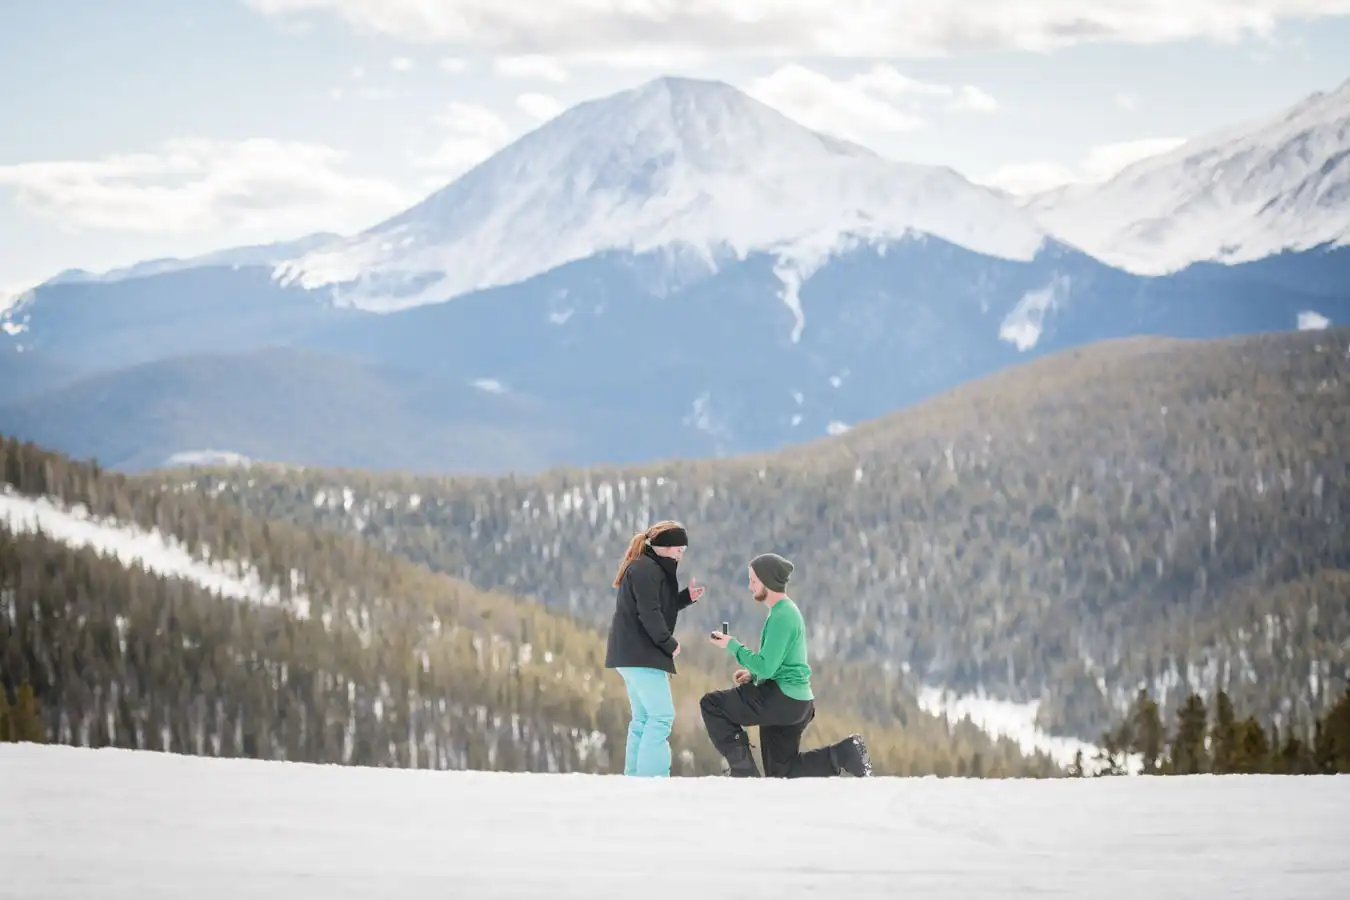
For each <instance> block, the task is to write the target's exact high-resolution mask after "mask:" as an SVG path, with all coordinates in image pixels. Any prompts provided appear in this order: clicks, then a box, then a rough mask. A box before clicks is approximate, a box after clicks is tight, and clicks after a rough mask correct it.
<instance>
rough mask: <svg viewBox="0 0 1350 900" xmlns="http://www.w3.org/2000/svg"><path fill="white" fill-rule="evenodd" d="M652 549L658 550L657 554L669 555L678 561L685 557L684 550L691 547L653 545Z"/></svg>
mask: <svg viewBox="0 0 1350 900" xmlns="http://www.w3.org/2000/svg"><path fill="white" fill-rule="evenodd" d="M652 549H653V550H655V551H656V555H657V556H668V557H670V558H671V559H673V560H675V561H676V562H679V561H680V560H682V559H684V551H685V550H687V549H689V548H687V547H653V548H652Z"/></svg>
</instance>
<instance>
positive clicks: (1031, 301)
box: [998, 276, 1071, 352]
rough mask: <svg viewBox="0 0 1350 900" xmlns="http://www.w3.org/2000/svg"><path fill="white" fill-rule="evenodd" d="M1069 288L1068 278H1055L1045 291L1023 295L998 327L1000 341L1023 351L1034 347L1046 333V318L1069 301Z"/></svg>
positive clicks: (1042, 289)
mask: <svg viewBox="0 0 1350 900" xmlns="http://www.w3.org/2000/svg"><path fill="white" fill-rule="evenodd" d="M1070 284H1071V282H1070V280H1069V278H1068V277H1067V276H1056V277H1055V278H1054V279H1053V280H1052V281H1051V282H1050V283H1049V284H1047V285H1046V286H1045V287H1043V288H1040V289H1038V290H1034V291H1027V292H1026V293H1025V294H1023V295H1022V298H1021V299H1020V300H1018V301H1017V305H1016V306H1014V307H1013V308H1012V310H1011V311H1009V313H1008V315H1007V316H1005V317H1004V319H1003V323H1002V324H1001V325H1000V326H999V329H998V336H999V338H1000V339H1001V340H1004V341H1007V342H1008V343H1010V344H1012V345H1013V346H1015V347H1016V348H1017V349H1018V350H1020V351H1024V352H1025V351H1027V350H1030V349H1031V348H1033V347H1035V346H1036V344H1037V342H1039V341H1040V339H1041V333H1042V332H1043V331H1044V330H1045V320H1046V317H1047V316H1048V315H1049V314H1050V313H1052V312H1056V311H1058V310H1059V309H1061V308H1062V307H1063V305H1064V303H1065V302H1066V301H1067V300H1068V296H1069V286H1070Z"/></svg>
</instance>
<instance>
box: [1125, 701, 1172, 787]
mask: <svg viewBox="0 0 1350 900" xmlns="http://www.w3.org/2000/svg"><path fill="white" fill-rule="evenodd" d="M1131 718H1132V720H1133V726H1134V727H1133V729H1132V737H1133V741H1132V747H1131V749H1133V750H1134V752H1135V753H1138V754H1139V755H1140V756H1141V757H1142V759H1143V766H1142V770H1143V773H1144V774H1145V775H1157V774H1159V770H1158V765H1159V761H1160V759H1161V758H1162V754H1163V740H1164V735H1163V724H1162V717H1161V714H1160V713H1159V712H1158V704H1157V703H1156V702H1154V700H1153V698H1151V697H1149V695H1148V691H1146V690H1144V689H1143V688H1140V690H1139V693H1138V695H1137V696H1136V697H1135V699H1134V711H1133V714H1132V716H1131Z"/></svg>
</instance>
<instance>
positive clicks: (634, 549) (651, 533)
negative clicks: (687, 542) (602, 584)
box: [611, 519, 684, 587]
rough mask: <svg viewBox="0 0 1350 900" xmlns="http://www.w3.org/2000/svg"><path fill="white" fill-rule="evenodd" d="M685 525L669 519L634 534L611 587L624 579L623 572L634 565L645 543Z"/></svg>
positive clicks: (616, 585)
mask: <svg viewBox="0 0 1350 900" xmlns="http://www.w3.org/2000/svg"><path fill="white" fill-rule="evenodd" d="M683 527H684V526H682V525H681V524H680V523H679V522H672V521H670V520H669V519H667V520H666V521H664V522H657V523H656V524H655V525H653V526H652V527H650V528H648V529H647V530H646V531H639V532H638V533H637V534H635V535H633V539H632V540H631V541H629V542H628V552H626V553H624V555H623V562H621V563H619V571H617V572H615V573H614V584H612V585H611V587H618V586H619V582H621V581H623V573H624V572H627V571H628V567H629V566H630V565H632V563H633V560H635V559H637V558H638V557H639V556H641V555H642V547H643V545H644V544H646V543H647V542H648V541H650V540H651V539H652V538H654V537H656V536H657V535H658V534H660V533H661V532H663V531H669V530H670V529H672V528H683Z"/></svg>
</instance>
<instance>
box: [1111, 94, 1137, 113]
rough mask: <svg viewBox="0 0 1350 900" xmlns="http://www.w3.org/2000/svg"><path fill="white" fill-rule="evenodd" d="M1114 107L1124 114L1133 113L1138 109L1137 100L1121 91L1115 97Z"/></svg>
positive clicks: (1132, 95)
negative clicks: (1124, 112) (1123, 111)
mask: <svg viewBox="0 0 1350 900" xmlns="http://www.w3.org/2000/svg"><path fill="white" fill-rule="evenodd" d="M1115 102H1116V106H1118V107H1119V108H1120V109H1123V110H1125V111H1126V112H1134V111H1135V110H1136V109H1138V108H1139V98H1138V97H1137V96H1135V95H1134V94H1132V93H1130V92H1129V91H1121V92H1120V93H1118V94H1116V97H1115Z"/></svg>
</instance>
